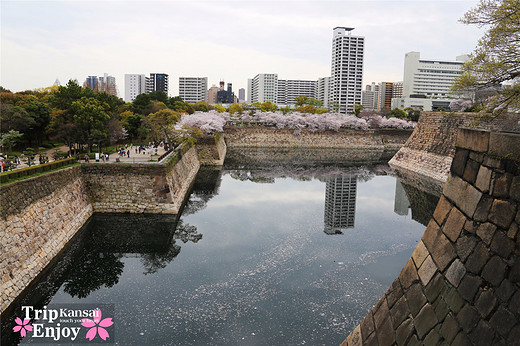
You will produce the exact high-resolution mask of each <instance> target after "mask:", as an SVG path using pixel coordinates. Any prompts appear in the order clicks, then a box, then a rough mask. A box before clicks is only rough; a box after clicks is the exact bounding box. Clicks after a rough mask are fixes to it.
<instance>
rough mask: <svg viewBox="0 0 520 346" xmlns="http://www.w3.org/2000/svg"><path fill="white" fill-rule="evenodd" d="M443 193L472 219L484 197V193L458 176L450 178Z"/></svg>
mask: <svg viewBox="0 0 520 346" xmlns="http://www.w3.org/2000/svg"><path fill="white" fill-rule="evenodd" d="M443 193H444V195H445V196H446V197H447V198H448V199H449V200H450V201H452V202H453V204H455V205H456V206H457V207H458V208H459V209H460V210H461V211H462V212H463V213H464V214H465V215H467V216H468V217H470V218H471V217H472V216H473V214H474V213H475V209H476V208H477V205H478V203H479V202H480V198H481V197H482V192H480V191H479V190H477V189H476V188H475V187H474V186H473V185H471V184H469V183H467V182H465V181H464V180H462V179H461V178H459V177H456V176H450V178H448V181H447V182H446V185H444V191H443Z"/></svg>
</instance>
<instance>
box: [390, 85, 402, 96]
mask: <svg viewBox="0 0 520 346" xmlns="http://www.w3.org/2000/svg"><path fill="white" fill-rule="evenodd" d="M392 84H393V86H392V98H393V99H395V98H399V97H403V82H394V83H392Z"/></svg>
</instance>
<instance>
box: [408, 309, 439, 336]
mask: <svg viewBox="0 0 520 346" xmlns="http://www.w3.org/2000/svg"><path fill="white" fill-rule="evenodd" d="M437 323H438V321H437V316H435V312H434V311H433V308H432V306H431V305H430V304H426V305H425V306H424V307H423V308H422V309H421V311H420V312H419V314H418V315H417V317H416V318H415V319H414V325H415V329H416V330H417V336H418V337H419V339H423V338H424V337H425V336H426V335H427V334H428V333H429V332H430V331H431V330H432V329H433V328H434V327H435V326H436V325H437Z"/></svg>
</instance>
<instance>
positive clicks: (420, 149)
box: [389, 112, 520, 185]
mask: <svg viewBox="0 0 520 346" xmlns="http://www.w3.org/2000/svg"><path fill="white" fill-rule="evenodd" d="M519 120H520V119H519V118H518V115H514V114H503V115H501V116H500V117H498V118H485V117H484V118H479V114H477V113H444V112H421V117H420V118H419V122H418V123H417V127H416V128H415V130H414V131H413V133H412V134H411V135H410V137H409V138H408V140H407V141H406V143H405V144H404V145H403V146H402V148H401V149H400V150H399V151H398V152H397V154H395V156H394V157H393V158H392V159H391V160H390V162H389V164H390V166H391V167H392V168H394V169H398V170H402V171H404V172H403V174H406V171H410V172H413V173H418V174H421V175H423V176H425V177H428V178H431V179H434V180H436V181H438V182H439V183H440V185H442V184H444V182H446V179H447V178H448V173H449V171H450V165H451V161H452V159H453V155H454V154H455V143H456V141H457V133H458V129H459V128H462V127H467V126H469V127H472V128H475V129H487V130H494V131H501V130H506V131H511V130H514V129H515V128H516V129H518V131H520V128H518V126H519V124H518V121H519Z"/></svg>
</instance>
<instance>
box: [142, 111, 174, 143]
mask: <svg viewBox="0 0 520 346" xmlns="http://www.w3.org/2000/svg"><path fill="white" fill-rule="evenodd" d="M179 120H180V115H179V113H177V112H174V111H172V110H171V109H162V110H160V111H158V112H156V113H151V114H150V115H149V116H148V117H146V119H145V126H146V127H147V129H148V137H149V139H150V140H154V141H159V140H161V139H165V138H167V137H168V136H169V133H170V132H171V126H172V125H173V124H175V123H176V122H177V121H179Z"/></svg>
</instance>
